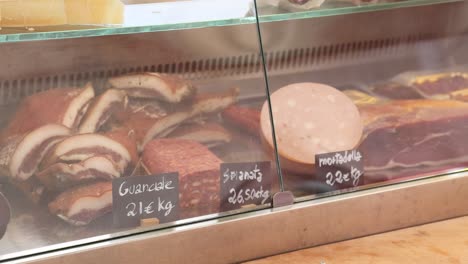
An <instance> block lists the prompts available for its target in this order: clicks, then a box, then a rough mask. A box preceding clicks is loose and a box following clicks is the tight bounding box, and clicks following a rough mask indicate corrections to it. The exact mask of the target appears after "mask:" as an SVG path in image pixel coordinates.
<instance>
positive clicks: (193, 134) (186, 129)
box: [168, 122, 232, 148]
mask: <svg viewBox="0 0 468 264" xmlns="http://www.w3.org/2000/svg"><path fill="white" fill-rule="evenodd" d="M168 137H169V138H179V139H186V140H193V141H196V142H198V143H201V144H203V145H205V146H207V147H209V148H211V147H216V146H219V145H222V144H226V143H229V142H231V140H232V135H231V134H230V133H229V131H227V130H226V129H225V128H224V127H223V126H221V125H219V124H217V123H213V122H211V123H203V124H186V125H182V126H180V127H178V128H177V129H176V130H174V131H173V132H172V133H170V134H169V135H168Z"/></svg>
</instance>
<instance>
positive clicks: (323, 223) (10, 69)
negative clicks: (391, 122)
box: [0, 1, 468, 264]
mask: <svg viewBox="0 0 468 264" xmlns="http://www.w3.org/2000/svg"><path fill="white" fill-rule="evenodd" d="M441 2H442V1H435V2H434V3H438V4H437V5H429V4H430V3H431V1H414V3H415V4H414V5H417V4H418V3H419V4H424V5H423V6H417V7H411V8H397V9H392V7H405V6H404V4H402V5H401V6H399V5H395V6H391V5H383V6H382V8H381V10H380V11H376V12H366V13H360V12H358V11H356V12H355V11H353V10H354V9H346V10H347V12H344V13H339V12H338V13H336V14H333V13H330V14H328V13H327V14H326V15H325V16H323V17H321V16H320V14H319V13H318V12H315V11H313V12H311V13H303V14H297V15H291V16H290V17H289V18H287V17H286V15H285V14H281V15H278V16H276V17H275V16H274V15H271V16H265V17H263V18H262V16H260V21H262V23H260V25H259V26H260V31H261V33H262V43H263V50H264V52H265V57H264V58H265V62H266V68H267V69H268V72H267V75H268V81H269V86H270V87H272V88H274V87H279V86H281V85H282V84H284V83H288V81H289V80H297V79H300V75H304V76H305V75H309V74H311V72H314V76H317V77H318V80H319V81H323V82H328V81H330V80H333V81H334V82H335V84H337V85H340V84H346V82H345V81H343V82H342V83H340V82H341V80H347V81H349V80H353V78H352V77H353V76H355V75H356V73H358V72H362V71H363V70H365V69H366V67H369V68H370V67H372V69H378V70H376V71H375V72H374V73H375V74H374V75H372V76H368V75H364V76H360V77H362V78H363V79H362V80H361V81H363V82H372V81H376V80H381V79H383V78H388V77H389V76H391V75H392V74H393V73H395V72H398V71H405V70H407V69H408V68H411V67H413V68H415V67H416V68H417V67H418V66H420V65H421V63H420V62H419V61H418V58H419V57H421V56H424V54H426V53H429V52H431V51H434V50H437V51H438V52H437V54H438V57H437V58H435V59H434V65H437V66H439V67H450V66H451V65H455V64H457V62H461V61H466V59H468V58H467V57H466V56H467V55H464V54H465V53H463V45H462V43H466V42H464V39H463V38H461V36H462V35H463V34H464V33H466V32H467V30H468V21H465V20H466V19H465V17H466V14H468V4H467V3H466V2H460V1H449V2H447V3H445V4H440V3H441ZM408 5H409V4H408ZM409 6H411V5H409ZM358 8H359V7H356V8H355V9H356V10H359V9H358ZM367 9H368V10H367ZM375 9H377V10H378V9H379V8H378V7H376V8H375ZM364 10H366V11H375V10H373V9H372V8H370V7H364ZM314 12H315V13H314ZM447 13H450V14H452V15H451V17H450V19H449V20H447V17H446V16H444V14H447ZM307 14H309V16H307ZM310 14H312V15H310ZM342 14H346V15H343V16H333V15H342ZM260 15H262V14H260ZM424 17H430V18H431V19H430V20H427V19H426V20H424V19H423V18H424ZM350 21H352V23H350ZM239 24H240V25H237V24H236V23H235V22H233V24H229V23H228V24H225V23H224V24H222V25H221V24H216V23H214V24H213V25H211V26H212V27H211V26H210V25H208V26H210V27H202V26H201V25H200V27H198V26H196V25H194V26H193V27H188V28H187V29H186V30H183V32H182V31H179V30H171V31H165V30H166V28H160V27H155V28H149V29H145V30H140V29H135V28H133V29H132V30H133V31H135V32H133V31H132V30H129V29H108V30H107V31H100V29H97V30H96V31H94V30H91V31H88V33H87V34H88V35H89V36H90V37H89V38H76V39H75V38H73V37H77V35H76V36H75V35H73V34H79V33H78V32H73V33H70V34H71V35H70V36H66V37H64V38H63V39H59V40H50V39H53V38H56V37H57V36H59V35H57V34H58V33H44V36H45V37H44V38H43V39H48V41H31V42H29V41H26V40H40V39H35V38H38V37H37V36H35V37H33V36H31V35H29V36H27V37H24V36H23V37H22V35H17V36H10V37H4V39H3V42H4V43H3V44H2V45H3V46H2V47H1V48H0V57H1V58H3V59H4V60H5V61H7V62H8V63H6V64H1V65H0V79H1V80H2V81H1V82H0V91H1V94H0V98H2V104H3V105H9V104H10V103H15V102H17V101H18V100H20V99H21V98H22V97H24V96H26V95H28V94H31V93H35V92H37V91H41V90H43V89H45V88H44V87H50V86H51V84H52V87H58V86H60V85H63V84H75V85H79V84H82V83H83V82H85V81H87V80H89V79H92V80H94V81H96V82H98V83H99V81H100V80H104V79H105V78H107V77H110V76H114V75H118V74H122V73H127V72H138V71H147V70H153V71H161V72H168V73H177V74H182V75H183V76H184V77H186V78H189V79H192V80H195V81H197V82H200V83H205V84H207V83H215V84H217V83H220V82H221V81H222V82H227V83H229V82H231V81H236V82H238V81H241V82H243V83H244V84H246V85H247V86H248V85H250V86H252V87H256V88H255V89H252V91H251V92H252V94H246V95H245V96H246V98H248V97H251V96H256V94H258V93H264V92H265V91H264V90H263V88H264V87H259V86H256V84H259V83H262V82H263V80H262V78H263V76H264V75H263V71H262V64H261V58H260V56H259V54H258V46H255V45H254V44H253V43H255V42H253V41H251V40H249V39H248V38H246V36H250V37H251V36H254V35H255V34H256V27H254V24H255V21H254V20H249V19H247V20H245V21H244V22H242V23H239ZM311 25H313V27H312V26H311ZM368 25H372V26H368ZM205 26H206V25H205ZM171 29H180V28H177V27H174V28H171ZM356 29H366V30H358V31H356ZM112 30H114V31H115V32H114V31H112ZM119 30H120V31H119ZM305 31H307V32H310V34H303V32H305ZM246 32H247V34H246ZM114 33H115V34H118V35H114ZM135 33H139V34H135ZM140 33H141V34H140ZM331 33H333V34H331ZM34 34H40V33H34ZM54 34H55V35H54ZM62 34H65V35H66V34H68V33H67V32H64V33H62ZM120 34H122V35H120ZM129 34H130V35H129ZM69 38H70V39H69ZM213 39H218V40H220V42H210V40H213ZM22 40H25V42H21V41H22ZM194 40H199V41H194ZM0 41H1V39H0ZM17 41H20V42H19V43H16V42H17ZM186 43H190V44H191V45H190V46H188V45H186ZM75 45H79V46H80V47H81V49H80V50H79V51H77V50H75ZM142 45H143V46H144V47H146V48H141V49H136V47H142ZM109 47H111V48H109ZM148 47H159V50H161V51H162V52H160V53H158V54H156V55H155V56H157V57H158V62H157V64H156V63H155V62H154V60H151V59H149V57H148V56H147V48H148ZM38 50H41V53H40V54H38V53H37V51H38ZM130 51H132V52H130ZM155 52H158V51H155ZM453 52H457V54H458V56H457V57H454V56H445V54H449V53H453ZM115 54H119V56H115ZM192 54H197V57H193V56H192ZM31 57H34V58H35V60H30V59H29V58H31ZM46 59H48V60H50V61H54V62H56V63H53V64H44V63H43V62H44V60H46ZM24 60H28V61H30V62H31V63H27V64H26V63H22V62H23V61H24ZM388 60H392V62H394V64H392V66H389V65H388V63H386V62H387V61H388ZM110 65H123V66H122V67H121V68H115V67H110ZM39 66H40V67H39ZM90 66H92V69H93V71H92V72H89V71H88V69H89V68H90ZM376 67H377V68H376ZM379 67H380V68H379ZM337 71H339V72H340V75H341V77H340V78H336V77H335V76H336V72H337ZM51 72H54V73H55V74H54V75H50V73H51ZM291 76H294V77H291ZM298 76H299V77H298ZM215 86H216V85H213V87H215ZM311 198H316V196H314V197H299V198H298V199H297V202H298V203H296V204H294V205H292V206H289V207H283V208H275V209H257V210H255V211H251V212H239V214H236V215H231V216H226V215H225V214H219V215H211V216H206V217H201V218H199V219H196V220H193V221H196V222H195V223H191V224H188V223H187V224H186V225H181V226H176V227H164V226H163V227H161V228H160V229H159V230H154V228H146V229H145V228H143V229H138V230H136V231H135V232H128V233H125V234H119V236H115V235H112V234H110V235H105V236H100V237H97V238H95V239H87V240H81V241H76V242H73V241H72V242H70V243H65V244H62V245H60V247H50V248H48V249H46V250H45V252H39V251H31V252H29V254H28V255H26V256H15V258H14V259H12V260H11V262H12V263H51V264H55V263H71V264H73V263H80V264H81V263H96V262H101V261H105V262H109V263H112V262H115V263H132V262H137V261H138V262H142V263H147V262H148V263H153V262H155V261H156V262H157V263H176V262H181V263H185V262H191V263H219V262H239V261H245V260H249V259H254V258H258V257H262V256H269V255H272V254H277V253H281V252H286V251H291V250H297V249H301V248H306V247H310V246H316V245H321V244H326V243H331V242H336V241H341V240H346V239H351V238H356V237H360V236H366V235H370V234H375V233H380V232H385V231H390V230H394V229H399V228H404V227H409V226H414V225H419V224H424V223H428V222H433V221H438V220H443V219H448V218H452V217H457V216H462V215H467V214H468V206H467V205H466V202H465V201H466V200H468V174H467V173H466V172H464V170H458V171H452V172H447V173H446V174H445V175H438V176H434V175H426V176H425V177H424V178H423V179H418V180H414V181H406V182H398V181H395V182H386V185H385V186H380V185H370V186H366V189H363V190H359V191H353V192H349V193H342V194H339V195H334V196H329V197H320V199H315V200H310V199H311ZM217 217H219V218H217ZM215 218H217V219H215ZM190 222H191V221H190ZM77 242H79V243H77Z"/></svg>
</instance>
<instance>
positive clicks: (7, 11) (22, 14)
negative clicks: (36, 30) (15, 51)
mask: <svg viewBox="0 0 468 264" xmlns="http://www.w3.org/2000/svg"><path fill="white" fill-rule="evenodd" d="M66 23H67V16H66V14H65V2H64V0H0V26H1V27H26V26H49V25H63V24H66Z"/></svg>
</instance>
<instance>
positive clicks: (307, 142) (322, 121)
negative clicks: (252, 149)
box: [261, 83, 363, 174]
mask: <svg viewBox="0 0 468 264" xmlns="http://www.w3.org/2000/svg"><path fill="white" fill-rule="evenodd" d="M271 105H272V112H273V120H274V124H275V132H276V142H277V145H278V153H279V155H280V156H281V159H282V161H284V162H282V167H283V168H285V169H287V170H290V171H294V172H298V173H304V174H311V173H313V171H311V170H310V169H311V168H313V164H314V163H315V155H316V154H321V153H329V152H335V151H342V150H349V149H353V148H354V147H356V146H357V144H358V143H359V141H360V139H361V136H362V131H363V125H362V122H361V118H360V115H359V111H358V109H357V107H356V106H355V105H354V103H353V102H352V101H351V99H350V98H348V97H347V96H346V95H345V94H344V93H342V92H340V91H338V90H336V89H335V88H333V87H330V86H327V85H324V84H318V83H296V84H292V85H288V86H286V87H283V88H281V89H279V90H277V91H276V92H274V93H273V94H272V95H271ZM261 130H262V135H263V137H264V139H265V141H266V142H267V143H268V145H269V146H270V147H273V137H272V130H271V123H270V118H269V109H268V103H265V104H264V105H263V108H262V113H261Z"/></svg>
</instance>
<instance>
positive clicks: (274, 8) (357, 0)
mask: <svg viewBox="0 0 468 264" xmlns="http://www.w3.org/2000/svg"><path fill="white" fill-rule="evenodd" d="M460 1H462V0H448V1H446V0H406V1H405V0H403V1H398V0H388V1H387V0H305V1H304V0H257V6H258V8H259V14H260V21H262V22H266V21H281V20H291V19H302V18H312V17H323V16H333V15H345V14H352V13H360V12H369V11H381V10H388V9H395V8H402V7H414V6H421V5H434V4H440V3H448V2H460Z"/></svg>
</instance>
